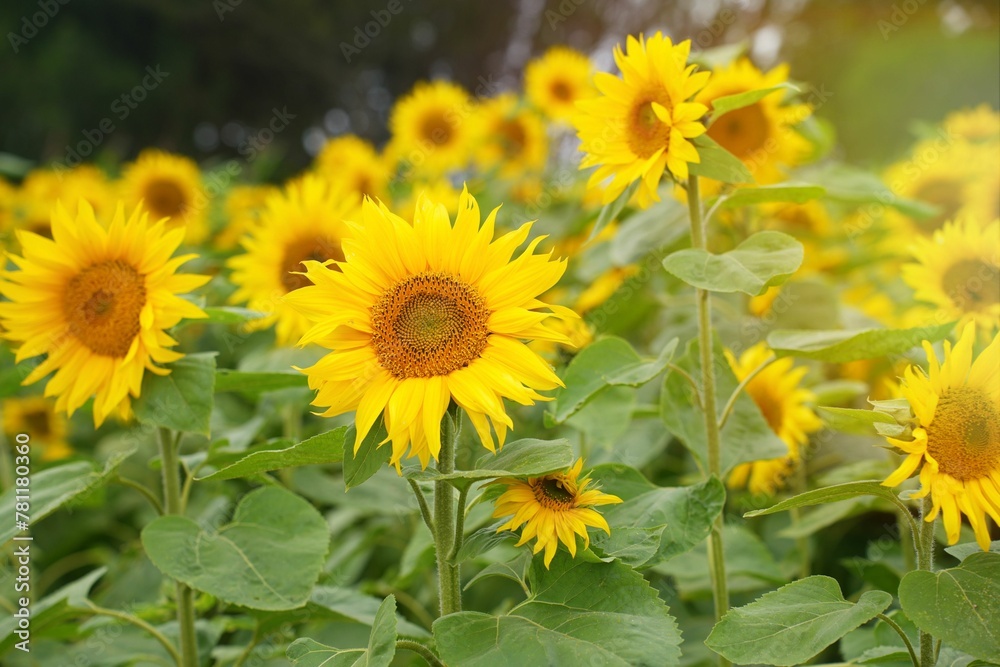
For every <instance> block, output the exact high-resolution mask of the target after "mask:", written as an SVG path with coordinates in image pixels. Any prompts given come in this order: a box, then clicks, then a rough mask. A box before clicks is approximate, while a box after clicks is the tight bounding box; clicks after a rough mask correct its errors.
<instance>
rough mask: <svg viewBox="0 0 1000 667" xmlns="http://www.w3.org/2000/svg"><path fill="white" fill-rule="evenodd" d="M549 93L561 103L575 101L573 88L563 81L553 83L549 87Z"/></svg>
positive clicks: (557, 80)
mask: <svg viewBox="0 0 1000 667" xmlns="http://www.w3.org/2000/svg"><path fill="white" fill-rule="evenodd" d="M549 92H550V93H552V97H554V98H556V99H557V100H559V101H560V102H569V101H570V100H572V99H573V88H572V87H571V86H570V85H569V84H568V83H566V82H565V81H563V80H562V79H556V80H555V81H553V82H552V84H551V85H550V86H549Z"/></svg>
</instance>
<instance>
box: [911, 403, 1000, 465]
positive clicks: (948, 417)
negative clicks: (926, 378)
mask: <svg viewBox="0 0 1000 667" xmlns="http://www.w3.org/2000/svg"><path fill="white" fill-rule="evenodd" d="M927 453H928V454H930V455H931V456H933V457H934V460H936V461H937V462H938V466H939V467H940V470H941V472H943V473H945V474H947V475H951V476H952V477H954V478H955V479H957V480H960V481H963V482H964V481H967V480H970V479H978V478H981V477H985V476H987V475H989V474H990V472H991V471H993V470H995V469H996V467H997V465H998V464H1000V406H997V404H996V402H995V401H993V400H992V399H991V398H990V396H989V395H988V394H987V392H985V391H983V390H982V389H979V388H976V387H956V388H953V389H949V390H947V392H945V393H944V394H943V395H942V396H941V397H940V398H939V399H938V404H937V407H936V408H935V410H934V420H933V422H931V424H930V425H929V426H928V427H927Z"/></svg>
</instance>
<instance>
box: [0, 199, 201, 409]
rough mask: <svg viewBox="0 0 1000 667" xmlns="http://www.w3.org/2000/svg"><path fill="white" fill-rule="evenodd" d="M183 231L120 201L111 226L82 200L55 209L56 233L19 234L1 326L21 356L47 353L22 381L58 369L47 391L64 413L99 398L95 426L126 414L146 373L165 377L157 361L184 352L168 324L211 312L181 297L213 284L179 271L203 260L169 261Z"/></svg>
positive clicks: (2, 284)
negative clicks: (72, 207)
mask: <svg viewBox="0 0 1000 667" xmlns="http://www.w3.org/2000/svg"><path fill="white" fill-rule="evenodd" d="M183 237H184V231H183V230H182V229H174V230H168V229H167V228H166V227H165V224H164V223H163V222H162V221H158V222H150V221H149V220H148V216H147V215H146V214H145V213H143V212H141V211H140V210H139V209H135V210H134V211H133V213H132V214H131V216H129V217H128V218H126V217H125V208H124V205H123V204H121V203H119V204H118V207H117V210H116V211H115V214H114V216H113V217H112V219H111V221H110V223H109V224H101V223H99V222H98V221H97V219H96V218H95V216H94V211H93V209H92V208H91V207H90V205H89V204H88V203H86V202H81V204H80V208H79V212H78V213H77V215H76V217H75V219H74V218H73V217H71V216H70V215H69V213H67V211H66V209H65V208H64V207H62V206H61V205H59V206H56V208H55V209H54V210H53V213H52V239H47V238H45V237H42V236H39V235H37V234H34V233H31V232H25V231H21V232H19V233H18V240H19V241H20V242H21V247H22V249H23V250H22V256H20V257H18V256H11V259H12V261H13V262H14V264H15V265H16V266H17V269H16V270H14V271H10V272H7V273H6V274H4V276H3V278H2V279H0V294H2V295H3V296H5V297H7V298H8V299H9V301H8V302H3V303H0V324H2V327H3V328H4V329H6V333H5V334H4V335H5V337H6V338H7V339H8V340H11V341H13V342H14V344H15V345H19V348H18V350H17V361H22V360H24V359H27V358H30V357H34V356H38V355H41V354H46V355H48V356H47V357H46V358H45V360H44V361H42V362H41V363H40V364H38V366H36V367H35V369H34V370H33V371H32V372H31V373H30V374H29V375H28V377H27V378H26V379H25V382H24V383H25V384H31V383H33V382H36V381H38V380H40V379H42V378H44V377H45V376H46V375H48V374H49V373H53V372H54V375H53V376H52V378H51V379H50V380H49V381H48V384H47V385H46V387H45V395H46V396H57V399H56V409H57V410H60V411H63V412H67V413H69V414H72V413H73V411H74V410H76V409H77V408H79V407H80V406H81V405H83V404H84V402H85V401H86V400H87V399H88V398H90V397H91V396H94V397H95V401H94V422H95V423H96V424H98V425H99V424H101V423H102V422H103V421H104V419H105V418H106V417H107V416H108V415H109V414H111V412H112V411H115V410H117V411H118V413H119V414H120V415H127V414H128V411H129V404H130V397H136V396H138V395H139V391H140V388H141V384H142V376H143V373H144V372H145V371H146V370H149V371H150V372H153V373H157V374H160V375H164V374H167V373H169V370H168V369H164V368H161V367H160V366H159V364H163V363H168V362H171V361H176V360H177V359H180V358H181V357H182V356H183V355H182V354H180V353H179V352H175V351H173V350H171V349H170V348H171V347H173V346H175V345H176V344H177V342H176V341H175V340H174V339H173V338H171V337H170V336H169V335H168V334H167V333H166V330H167V329H169V328H170V327H173V326H174V325H176V324H177V323H178V322H180V320H181V319H183V318H185V317H188V318H201V317H205V314H204V313H203V312H202V311H201V309H200V308H198V307H196V306H195V305H194V304H192V303H191V302H190V301H187V300H185V299H182V298H181V297H180V296H179V295H180V294H183V293H186V292H189V291H191V290H193V289H195V288H196V287H200V286H201V285H203V284H205V283H206V282H207V281H208V276H197V275H186V274H178V273H177V269H178V268H179V267H180V266H181V265H182V264H184V263H185V262H187V261H189V260H190V259H192V258H193V257H195V255H182V256H179V257H171V255H172V254H173V252H174V251H175V250H176V249H177V246H179V245H180V243H181V241H182V240H183Z"/></svg>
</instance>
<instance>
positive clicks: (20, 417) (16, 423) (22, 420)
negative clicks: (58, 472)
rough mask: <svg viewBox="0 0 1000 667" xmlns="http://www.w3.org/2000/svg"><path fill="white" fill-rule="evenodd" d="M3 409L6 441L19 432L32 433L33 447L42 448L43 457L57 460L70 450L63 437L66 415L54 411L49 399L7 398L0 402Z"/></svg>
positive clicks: (29, 434) (66, 425)
mask: <svg viewBox="0 0 1000 667" xmlns="http://www.w3.org/2000/svg"><path fill="white" fill-rule="evenodd" d="M0 412H3V432H4V435H6V436H7V440H8V442H13V441H14V438H15V437H16V436H17V435H18V434H19V433H26V434H27V435H28V436H30V437H31V441H30V442H31V445H32V447H38V448H40V449H41V454H42V460H43V461H58V460H60V459H64V458H66V457H67V456H69V455H70V454H72V453H73V449H72V448H71V447H70V446H69V443H68V442H67V441H66V432H67V431H68V430H69V429H68V426H69V425H68V423H67V420H66V416H65V415H62V414H60V413H58V412H56V411H55V406H54V405H53V403H52V401H50V400H49V399H47V398H45V397H44V396H28V397H26V398H8V399H6V400H4V401H3V404H2V405H0Z"/></svg>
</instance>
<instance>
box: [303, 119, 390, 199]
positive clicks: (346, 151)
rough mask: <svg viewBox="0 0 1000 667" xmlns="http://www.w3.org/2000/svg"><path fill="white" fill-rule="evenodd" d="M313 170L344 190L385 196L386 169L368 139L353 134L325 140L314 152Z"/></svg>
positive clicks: (371, 195) (378, 196) (358, 193)
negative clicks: (321, 147)
mask: <svg viewBox="0 0 1000 667" xmlns="http://www.w3.org/2000/svg"><path fill="white" fill-rule="evenodd" d="M315 171H316V173H318V174H320V175H321V176H323V177H324V178H326V179H328V180H330V181H332V182H333V183H335V184H336V185H337V186H338V187H340V188H343V190H344V191H345V192H352V193H355V194H357V195H358V201H361V197H364V196H368V197H371V198H372V199H385V196H386V188H387V187H388V184H389V170H388V168H387V167H386V164H385V160H384V159H383V158H382V156H381V155H379V154H378V152H377V151H376V150H375V147H374V146H372V145H371V143H370V142H367V141H365V140H364V139H362V138H360V137H357V136H355V135H353V134H345V135H343V136H340V137H336V138H334V139H331V140H329V141H328V142H326V144H325V145H324V146H323V149H322V150H321V151H320V152H319V155H317V156H316V164H315Z"/></svg>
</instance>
